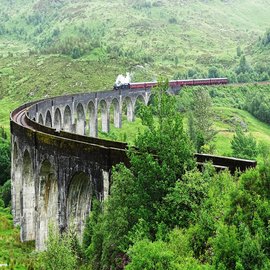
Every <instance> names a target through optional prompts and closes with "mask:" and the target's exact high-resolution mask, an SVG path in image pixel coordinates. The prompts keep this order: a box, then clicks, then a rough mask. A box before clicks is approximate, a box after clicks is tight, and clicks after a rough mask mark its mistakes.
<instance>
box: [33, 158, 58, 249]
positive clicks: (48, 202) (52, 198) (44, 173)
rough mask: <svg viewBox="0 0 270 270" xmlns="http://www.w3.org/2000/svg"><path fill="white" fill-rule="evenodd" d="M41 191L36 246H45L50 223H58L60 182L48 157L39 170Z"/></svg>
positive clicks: (53, 224) (39, 194)
mask: <svg viewBox="0 0 270 270" xmlns="http://www.w3.org/2000/svg"><path fill="white" fill-rule="evenodd" d="M38 179H39V181H38V184H39V188H38V190H39V193H38V225H37V226H38V228H39V229H38V230H37V231H38V235H37V237H36V248H37V249H38V250H42V249H44V248H45V241H46V239H47V238H48V231H49V225H52V226H57V224H58V182H57V177H56V171H55V169H54V167H53V166H52V165H51V163H50V162H49V161H48V160H47V159H46V160H44V161H43V162H42V164H41V166H40V170H39V177H38Z"/></svg>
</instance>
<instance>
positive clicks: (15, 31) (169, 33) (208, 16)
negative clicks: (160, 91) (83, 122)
mask: <svg viewBox="0 0 270 270" xmlns="http://www.w3.org/2000/svg"><path fill="white" fill-rule="evenodd" d="M269 12H270V3H268V2H265V1H262V0H259V1H255V0H248V1H245V3H243V1H240V0H235V1H219V0H213V1H184V0H183V1H162V0H160V1H150V0H149V1H146V0H140V1H127V0H118V1H104V0H102V1H86V0H77V1H75V0H70V1H56V0H39V1H37V0H34V1H32V0H31V1H30V0H26V1H9V0H3V1H1V3H0V48H1V52H0V54H1V55H3V56H7V55H14V54H20V53H23V54H27V55H28V54H29V53H30V54H33V53H34V54H35V53H37V52H41V53H56V54H58V53H61V54H64V55H68V56H72V57H73V58H79V57H81V56H84V57H85V58H87V59H88V60H92V61H98V62H100V61H103V62H106V63H107V62H109V63H110V62H111V61H112V60H117V62H118V61H119V60H120V62H122V61H123V60H124V59H128V61H127V62H128V63H131V64H132V66H136V65H143V66H144V65H145V64H146V63H147V64H150V65H152V66H153V67H152V68H151V71H149V73H147V74H146V76H147V75H148V76H149V77H150V78H151V77H153V76H157V75H158V74H159V72H160V71H162V70H163V69H164V67H168V68H169V69H170V70H169V72H168V74H170V75H171V76H173V75H174V76H175V77H177V76H183V75H185V74H186V73H187V71H188V70H190V71H189V75H191V76H195V75H196V74H197V76H202V75H208V74H207V73H208V69H209V68H210V67H211V66H215V67H217V68H218V69H219V72H220V73H221V75H223V74H224V75H226V74H227V73H228V68H229V69H231V70H234V68H235V67H237V65H238V64H239V55H240V54H241V53H242V54H246V55H247V58H248V61H249V62H250V63H252V64H254V65H256V64H257V59H260V54H261V53H260V52H259V51H257V49H256V48H257V42H258V40H259V38H260V37H262V36H263V34H264V33H265V31H266V29H267V28H268V27H269V25H270V18H269ZM237 47H239V50H240V51H241V53H240V54H238V57H237V52H236V49H237ZM240 51H239V52H240ZM124 66H125V68H130V66H129V64H127V65H124Z"/></svg>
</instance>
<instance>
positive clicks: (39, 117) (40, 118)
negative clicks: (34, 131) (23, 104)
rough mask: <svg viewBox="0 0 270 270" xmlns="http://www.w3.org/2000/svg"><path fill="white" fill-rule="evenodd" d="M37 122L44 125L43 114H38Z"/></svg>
mask: <svg viewBox="0 0 270 270" xmlns="http://www.w3.org/2000/svg"><path fill="white" fill-rule="evenodd" d="M38 123H39V124H41V125H44V120H43V116H42V114H41V113H40V114H39V116H38Z"/></svg>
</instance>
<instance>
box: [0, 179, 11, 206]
mask: <svg viewBox="0 0 270 270" xmlns="http://www.w3.org/2000/svg"><path fill="white" fill-rule="evenodd" d="M0 198H1V199H2V200H3V202H4V204H5V207H8V205H10V201H11V180H8V181H6V182H5V183H4V185H3V186H2V187H1V186H0Z"/></svg>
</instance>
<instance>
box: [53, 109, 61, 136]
mask: <svg viewBox="0 0 270 270" xmlns="http://www.w3.org/2000/svg"><path fill="white" fill-rule="evenodd" d="M54 128H55V129H56V130H57V131H60V130H61V128H62V116H61V112H60V109H59V108H57V109H56V110H55V113H54Z"/></svg>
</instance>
